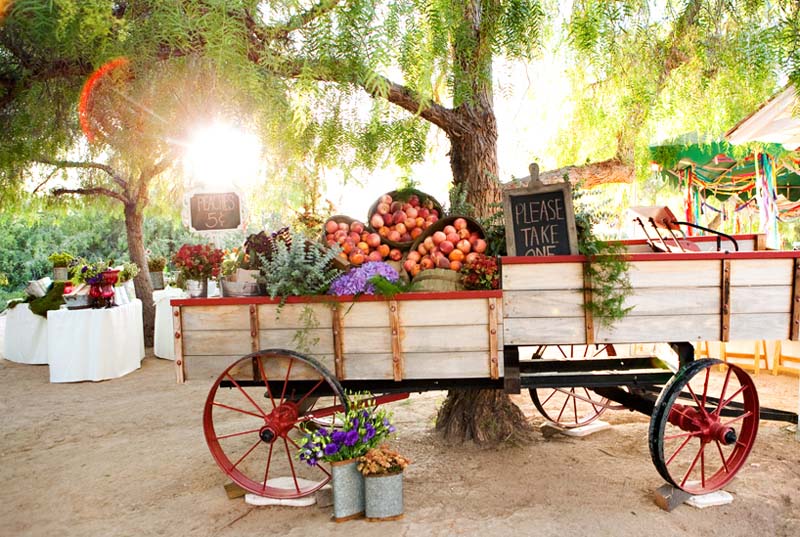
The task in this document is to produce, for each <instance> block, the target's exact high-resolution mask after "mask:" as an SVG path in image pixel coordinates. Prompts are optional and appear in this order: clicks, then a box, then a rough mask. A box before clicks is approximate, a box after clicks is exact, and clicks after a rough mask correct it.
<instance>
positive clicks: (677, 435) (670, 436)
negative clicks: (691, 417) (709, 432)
mask: <svg viewBox="0 0 800 537" xmlns="http://www.w3.org/2000/svg"><path fill="white" fill-rule="evenodd" d="M701 434H702V433H701V432H700V431H693V432H688V433H678V434H671V435H669V436H665V437H664V440H675V439H676V438H685V437H687V436H688V437H692V436H700V435H701Z"/></svg>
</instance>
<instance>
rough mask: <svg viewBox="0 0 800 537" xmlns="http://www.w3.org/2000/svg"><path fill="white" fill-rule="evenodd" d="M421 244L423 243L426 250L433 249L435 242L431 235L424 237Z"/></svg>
mask: <svg viewBox="0 0 800 537" xmlns="http://www.w3.org/2000/svg"><path fill="white" fill-rule="evenodd" d="M422 244H424V245H425V248H426V249H427V250H428V251H430V250H433V248H434V246H436V244H435V243H434V242H433V237H425V240H424V241H422Z"/></svg>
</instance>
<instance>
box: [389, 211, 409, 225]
mask: <svg viewBox="0 0 800 537" xmlns="http://www.w3.org/2000/svg"><path fill="white" fill-rule="evenodd" d="M392 220H393V221H394V223H395V224H398V223H400V222H405V221H406V213H404V212H403V211H394V212H393V213H392Z"/></svg>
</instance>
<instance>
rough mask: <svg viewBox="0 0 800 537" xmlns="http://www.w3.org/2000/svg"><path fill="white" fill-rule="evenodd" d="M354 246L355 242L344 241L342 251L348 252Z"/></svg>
mask: <svg viewBox="0 0 800 537" xmlns="http://www.w3.org/2000/svg"><path fill="white" fill-rule="evenodd" d="M353 248H354V246H353V243H352V242H350V241H344V243H343V244H342V251H343V252H344V253H346V254H349V253H350V252H352V251H353Z"/></svg>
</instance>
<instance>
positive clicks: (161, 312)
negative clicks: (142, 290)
mask: <svg viewBox="0 0 800 537" xmlns="http://www.w3.org/2000/svg"><path fill="white" fill-rule="evenodd" d="M185 297H186V293H185V292H184V291H183V290H182V289H178V288H177V287H167V288H166V289H161V290H160V291H155V292H153V302H155V304H156V327H155V334H154V336H153V354H155V355H156V356H158V357H159V358H166V359H167V360H174V359H175V344H174V342H173V339H172V306H170V305H169V301H170V300H171V299H173V298H185Z"/></svg>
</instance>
